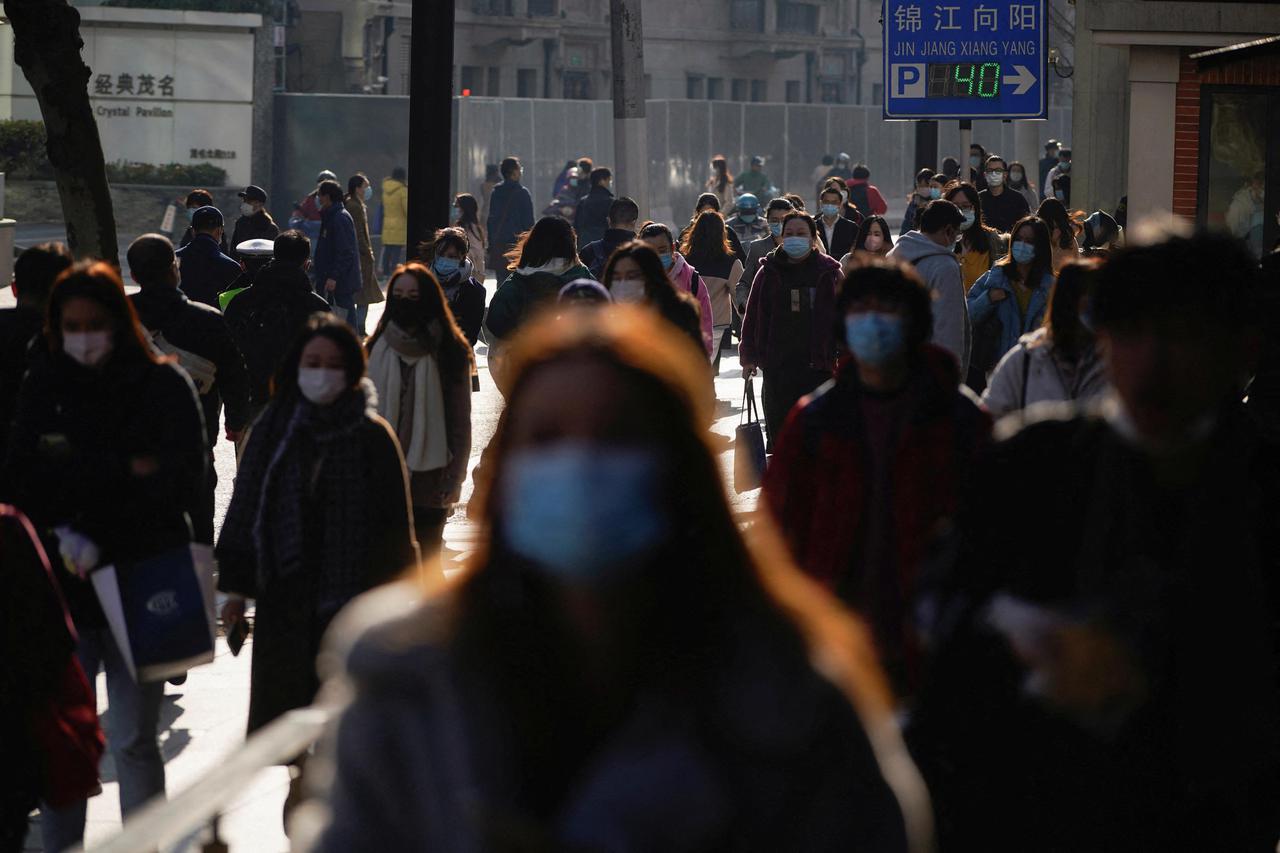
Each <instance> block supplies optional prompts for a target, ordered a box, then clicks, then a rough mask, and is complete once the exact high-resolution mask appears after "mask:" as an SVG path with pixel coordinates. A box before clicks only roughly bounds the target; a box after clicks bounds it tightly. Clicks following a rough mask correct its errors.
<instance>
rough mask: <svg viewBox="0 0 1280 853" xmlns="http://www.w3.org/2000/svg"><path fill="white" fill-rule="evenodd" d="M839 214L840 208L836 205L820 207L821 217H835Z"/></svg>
mask: <svg viewBox="0 0 1280 853" xmlns="http://www.w3.org/2000/svg"><path fill="white" fill-rule="evenodd" d="M839 212H840V206H839V205H836V204H824V205H823V206H822V215H823V216H835V215H836V214H838V213H839Z"/></svg>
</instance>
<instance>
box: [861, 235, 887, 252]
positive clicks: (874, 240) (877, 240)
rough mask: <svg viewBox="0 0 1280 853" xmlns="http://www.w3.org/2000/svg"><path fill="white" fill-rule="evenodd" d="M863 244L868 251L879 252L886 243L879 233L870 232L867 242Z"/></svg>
mask: <svg viewBox="0 0 1280 853" xmlns="http://www.w3.org/2000/svg"><path fill="white" fill-rule="evenodd" d="M862 245H863V247H864V248H866V250H867V251H868V252H878V251H879V250H880V247H881V246H883V245H884V238H883V237H881V236H880V235H878V234H868V235H867V239H866V242H864V243H863V244H862Z"/></svg>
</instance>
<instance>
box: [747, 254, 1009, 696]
mask: <svg viewBox="0 0 1280 853" xmlns="http://www.w3.org/2000/svg"><path fill="white" fill-rule="evenodd" d="M835 314H836V318H837V319H836V320H835V321H834V322H833V323H832V325H831V327H830V328H829V329H828V334H832V333H834V335H835V339H836V340H837V341H838V342H839V344H840V347H841V349H842V350H844V351H845V352H846V353H848V356H849V357H847V358H844V359H842V360H841V362H840V365H839V366H838V367H837V368H836V377H835V381H834V382H833V383H830V384H828V385H825V386H823V387H822V388H821V389H819V390H818V391H816V392H815V393H814V394H813V395H812V396H810V397H809V398H807V399H806V400H805V401H804V402H802V403H801V404H800V405H799V406H798V407H797V408H796V410H795V412H794V413H793V414H792V416H791V418H790V419H789V420H788V421H787V425H786V427H784V429H783V431H782V435H781V436H779V437H778V439H777V441H776V442H775V444H774V456H773V460H772V461H771V462H770V464H769V467H768V469H767V470H766V471H765V478H764V492H763V499H764V500H763V502H764V504H765V505H766V506H768V507H769V509H770V510H772V512H773V515H774V518H776V519H777V521H778V524H779V526H780V527H781V528H782V533H783V536H784V537H785V538H786V539H787V542H788V544H789V545H790V546H791V553H792V554H793V555H794V556H795V558H796V561H797V562H798V563H799V564H800V567H801V568H802V569H803V570H804V571H805V572H807V573H809V574H810V575H811V576H812V577H814V579H816V580H818V581H819V582H821V583H822V584H824V585H825V586H826V587H827V588H829V589H830V590H832V592H834V593H835V594H836V595H838V596H839V597H840V598H841V599H843V600H844V601H845V603H847V604H848V605H849V606H851V607H852V608H854V609H855V610H856V611H857V612H858V613H859V614H860V615H861V616H862V617H863V618H864V619H866V620H867V622H868V623H869V624H870V625H871V626H872V630H873V632H874V636H875V640H876V647H877V649H878V650H879V651H880V654H881V660H882V661H883V662H884V663H885V665H886V668H887V669H888V670H889V674H890V676H891V677H892V678H893V680H894V686H895V688H896V692H897V693H898V694H899V695H902V696H910V695H911V694H912V693H913V692H914V691H915V689H916V688H917V687H918V685H919V678H920V675H921V666H920V663H921V660H920V654H921V651H922V648H923V642H922V631H921V630H920V628H921V626H918V625H917V622H916V619H915V616H914V614H915V612H916V610H915V606H914V605H915V594H916V590H917V581H918V579H919V578H920V576H921V571H922V569H923V568H924V566H925V564H926V560H927V559H928V555H929V554H930V546H931V545H932V544H934V543H935V542H936V541H937V536H938V535H939V531H940V530H942V529H945V527H946V522H947V520H948V519H949V518H950V517H951V516H953V515H954V513H955V512H956V510H957V508H958V504H959V499H960V492H961V488H962V486H963V484H964V481H965V478H966V475H967V473H968V471H970V470H971V468H972V465H973V462H974V459H975V458H976V456H977V453H978V451H979V450H980V449H981V448H982V447H983V446H984V445H985V444H986V442H987V439H988V436H989V434H990V430H991V423H990V419H989V418H988V417H987V416H986V415H984V414H983V413H982V412H981V411H980V410H979V408H978V407H977V406H976V405H975V404H974V403H973V402H971V400H970V398H969V397H968V396H966V395H964V394H962V393H961V392H960V390H959V385H960V373H959V366H958V365H957V363H956V360H955V358H954V357H953V356H952V355H951V354H950V353H949V352H947V351H946V350H943V349H941V348H940V347H937V346H935V345H933V344H930V343H928V339H929V337H930V334H931V331H932V329H933V310H932V298H931V296H930V292H929V289H928V288H927V286H926V285H925V284H924V282H923V281H922V280H921V278H920V276H919V273H917V272H916V269H915V267H914V266H910V265H907V264H903V263H900V262H898V261H895V260H894V259H887V260H886V259H881V258H876V259H873V260H869V261H868V262H867V263H866V265H864V266H862V267H859V268H857V269H855V270H854V271H853V272H851V273H850V274H849V277H848V278H846V279H845V280H844V282H843V284H842V285H841V288H840V294H839V296H838V298H837V301H836V312H835Z"/></svg>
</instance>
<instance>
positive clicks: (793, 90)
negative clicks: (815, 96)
mask: <svg viewBox="0 0 1280 853" xmlns="http://www.w3.org/2000/svg"><path fill="white" fill-rule="evenodd" d="M800 100H801V98H800V81H799V80H788V81H787V103H788V104H798V103H800Z"/></svg>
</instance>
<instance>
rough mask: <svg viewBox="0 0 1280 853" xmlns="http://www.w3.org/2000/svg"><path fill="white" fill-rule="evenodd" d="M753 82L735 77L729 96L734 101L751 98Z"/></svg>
mask: <svg viewBox="0 0 1280 853" xmlns="http://www.w3.org/2000/svg"><path fill="white" fill-rule="evenodd" d="M750 95H751V84H750V82H749V81H747V80H743V79H742V78H741V77H735V78H734V80H733V83H732V84H730V94H729V98H730V99H731V100H734V101H745V100H747V99H748V98H750Z"/></svg>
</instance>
